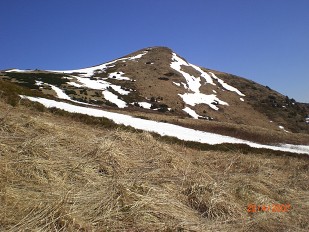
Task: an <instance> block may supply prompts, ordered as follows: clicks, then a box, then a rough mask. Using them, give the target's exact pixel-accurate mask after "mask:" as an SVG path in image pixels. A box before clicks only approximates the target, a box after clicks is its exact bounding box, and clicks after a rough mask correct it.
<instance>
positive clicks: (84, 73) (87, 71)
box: [14, 51, 147, 77]
mask: <svg viewBox="0 0 309 232" xmlns="http://www.w3.org/2000/svg"><path fill="white" fill-rule="evenodd" d="M146 53H147V51H144V52H142V53H141V54H138V55H136V56H130V57H124V58H120V59H116V60H113V61H110V62H107V63H104V64H101V65H97V66H93V67H89V68H82V69H73V70H63V71H61V70H47V71H49V72H56V73H78V75H79V76H81V77H91V76H93V75H94V74H95V73H96V72H104V70H106V69H107V68H110V67H113V66H114V65H113V64H114V63H116V62H117V61H126V60H136V59H140V58H141V57H142V56H144V55H145V54H146ZM14 70H17V69H14ZM21 71H23V70H21Z"/></svg>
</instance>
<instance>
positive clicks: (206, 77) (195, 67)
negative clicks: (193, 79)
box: [190, 64, 216, 85]
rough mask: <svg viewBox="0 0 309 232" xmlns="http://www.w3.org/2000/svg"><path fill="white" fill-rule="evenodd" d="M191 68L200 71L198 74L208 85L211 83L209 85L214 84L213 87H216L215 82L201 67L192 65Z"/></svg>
mask: <svg viewBox="0 0 309 232" xmlns="http://www.w3.org/2000/svg"><path fill="white" fill-rule="evenodd" d="M190 66H191V67H192V68H194V69H195V70H196V71H198V72H200V73H201V77H203V78H204V79H205V81H206V83H209V84H212V85H216V84H215V83H214V82H213V80H212V78H211V76H209V75H208V73H206V72H204V71H203V70H202V69H201V68H200V67H198V66H196V65H194V64H190Z"/></svg>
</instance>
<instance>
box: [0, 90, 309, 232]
mask: <svg viewBox="0 0 309 232" xmlns="http://www.w3.org/2000/svg"><path fill="white" fill-rule="evenodd" d="M3 96H4V95H2V97H3ZM3 99H4V98H2V99H0V108H1V111H0V204H1V208H0V230H1V231H230V230H235V231H281V230H284V231H308V229H309V224H308V214H309V205H308V202H309V198H308V196H309V189H308V184H307V183H308V181H309V172H308V170H309V169H308V165H309V160H308V158H307V157H306V156H285V155H278V153H276V155H274V153H272V151H267V152H262V153H256V152H254V151H252V152H249V153H242V152H240V151H237V150H234V151H229V152H220V151H200V150H196V149H193V148H188V147H185V146H181V145H175V144H167V143H164V142H160V141H159V140H157V139H155V138H154V137H153V136H152V135H150V134H149V133H133V132H128V131H124V130H122V129H115V128H114V129H113V127H109V129H104V125H105V124H102V125H101V124H97V126H91V125H86V124H84V123H81V122H78V121H76V120H75V119H72V118H70V117H68V114H64V115H66V116H60V115H55V114H52V113H50V112H49V111H47V110H45V109H44V108H42V107H38V106H36V107H34V106H35V105H33V104H29V105H28V107H26V106H24V105H20V104H18V102H17V105H16V106H15V107H12V106H10V105H8V104H7V103H6V102H5V101H4V100H3ZM5 99H6V101H7V100H8V98H7V95H5ZM29 107H30V108H29ZM36 109H40V110H41V112H40V111H37V110H36ZM250 204H256V205H258V206H270V207H272V206H276V205H279V206H280V205H285V206H290V207H289V208H286V209H287V212H273V210H274V211H276V210H277V209H276V208H273V210H272V209H271V210H269V211H267V212H266V211H265V212H263V211H262V208H260V211H258V212H255V213H253V212H251V213H249V212H247V211H248V205H250ZM283 209H284V208H283ZM264 210H265V209H264ZM278 210H280V208H279V209H278Z"/></svg>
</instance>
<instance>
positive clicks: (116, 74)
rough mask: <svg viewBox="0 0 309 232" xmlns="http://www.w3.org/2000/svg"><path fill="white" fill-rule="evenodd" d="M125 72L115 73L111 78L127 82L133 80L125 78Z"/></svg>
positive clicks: (111, 74)
mask: <svg viewBox="0 0 309 232" xmlns="http://www.w3.org/2000/svg"><path fill="white" fill-rule="evenodd" d="M123 74H124V72H113V73H110V74H109V76H108V77H109V78H113V79H115V80H121V81H123V80H125V81H130V80H131V79H130V78H129V77H124V76H123Z"/></svg>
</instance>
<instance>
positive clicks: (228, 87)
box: [210, 72, 245, 97]
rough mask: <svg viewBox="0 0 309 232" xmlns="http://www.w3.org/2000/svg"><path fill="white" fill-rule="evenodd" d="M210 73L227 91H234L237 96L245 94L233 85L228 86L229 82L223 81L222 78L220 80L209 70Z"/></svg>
mask: <svg viewBox="0 0 309 232" xmlns="http://www.w3.org/2000/svg"><path fill="white" fill-rule="evenodd" d="M210 74H211V75H212V77H213V78H214V79H216V80H217V81H218V82H219V83H220V84H221V85H222V87H223V88H225V89H226V90H229V91H231V92H235V93H237V94H238V95H239V96H242V97H244V96H245V95H244V94H243V93H242V92H240V91H239V90H238V89H236V88H235V87H233V86H230V85H229V84H227V83H225V82H224V81H223V80H221V79H220V78H219V77H217V76H216V75H215V74H214V73H212V72H210Z"/></svg>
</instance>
